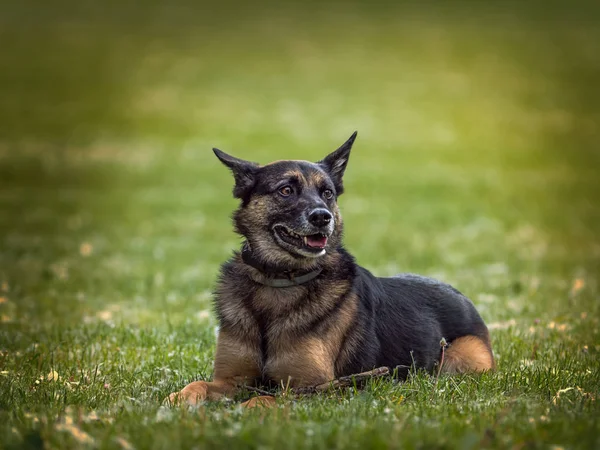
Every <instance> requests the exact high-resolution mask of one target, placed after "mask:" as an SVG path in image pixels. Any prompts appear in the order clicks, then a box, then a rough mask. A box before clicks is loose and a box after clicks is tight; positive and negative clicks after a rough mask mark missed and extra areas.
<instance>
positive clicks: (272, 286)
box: [170, 133, 494, 404]
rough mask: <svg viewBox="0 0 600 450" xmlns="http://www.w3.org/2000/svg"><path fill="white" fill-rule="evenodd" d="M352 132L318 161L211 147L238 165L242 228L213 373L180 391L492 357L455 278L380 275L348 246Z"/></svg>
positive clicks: (220, 301) (467, 367)
mask: <svg viewBox="0 0 600 450" xmlns="http://www.w3.org/2000/svg"><path fill="white" fill-rule="evenodd" d="M355 138H356V133H354V134H353V135H352V136H351V137H350V139H348V141H347V142H345V143H344V144H343V145H342V146H341V147H340V148H339V149H338V150H336V151H335V152H333V153H331V154H330V155H329V156H327V157H326V158H325V159H323V160H322V161H320V162H317V163H311V162H308V161H277V162H274V163H271V164H267V165H265V166H260V165H258V164H255V163H252V162H248V161H243V160H241V159H237V158H234V157H232V156H230V155H227V154H225V153H223V152H222V151H220V150H217V149H214V152H215V154H216V156H217V157H218V158H219V159H220V160H221V162H222V163H223V164H225V165H226V166H227V167H229V169H231V171H232V172H233V176H234V178H235V187H234V189H233V195H234V196H235V197H236V198H239V199H240V200H241V204H240V206H239V208H238V209H237V210H236V211H235V213H234V215H233V222H234V225H235V230H236V232H237V233H239V234H240V235H241V236H242V237H243V238H244V239H245V243H244V245H243V247H242V249H241V251H239V252H236V253H235V254H234V255H233V257H232V258H231V259H230V260H229V261H227V262H226V263H225V264H223V266H222V267H221V276H220V278H219V281H218V285H217V288H216V292H215V299H214V304H215V309H216V314H217V317H218V320H219V325H220V330H219V335H218V338H217V349H216V357H215V365H214V381H211V382H206V381H196V382H194V383H191V384H189V385H188V386H186V387H185V388H184V389H183V390H181V391H180V392H176V393H173V394H171V396H170V399H171V401H173V402H176V401H184V402H187V403H190V404H195V403H197V402H198V401H201V400H205V399H209V400H213V399H218V398H220V397H222V396H229V395H232V394H234V393H235V392H236V390H237V389H238V387H239V386H240V385H244V384H246V385H256V384H261V383H269V382H275V383H279V382H281V381H283V382H284V383H285V384H289V385H291V386H293V387H301V386H312V385H317V384H321V383H325V382H327V381H329V380H333V379H335V378H337V377H340V376H343V375H351V374H354V373H358V372H362V371H365V370H369V369H373V368H375V367H380V366H387V367H390V368H391V369H392V370H397V373H398V374H399V376H401V377H402V376H406V374H407V373H408V370H409V368H410V367H412V366H414V367H416V368H423V369H426V370H429V371H431V370H433V369H434V367H435V366H436V365H437V364H439V361H440V356H441V347H440V340H441V339H442V338H445V339H446V340H447V342H448V343H449V347H448V349H447V350H446V352H445V360H444V364H443V367H442V368H443V371H445V372H449V373H458V372H483V371H486V370H489V369H492V368H493V367H494V358H493V354H492V349H491V345H490V339H489V334H488V330H487V327H486V325H485V323H484V322H483V320H482V319H481V317H480V316H479V314H478V313H477V311H476V310H475V307H474V306H473V304H472V303H471V301H470V300H469V299H467V298H466V297H465V296H464V295H462V294H461V293H460V292H459V291H457V290H456V289H454V288H453V287H451V286H449V285H447V284H444V283H441V282H439V281H436V280H433V279H430V278H425V277H421V276H417V275H410V274H403V275H398V276H394V277H390V278H378V277H375V276H373V275H372V274H371V273H370V272H369V271H367V270H366V269H364V268H362V267H360V266H359V265H357V264H356V262H355V261H354V258H353V257H352V256H351V255H350V254H349V253H348V252H347V251H346V250H345V249H344V247H343V246H342V218H341V216H340V211H339V209H338V206H337V203H336V200H337V198H338V196H339V195H341V194H342V192H343V184H342V176H343V175H344V171H345V169H346V165H347V163H348V158H349V155H350V149H351V147H352V144H353V143H354V139H355Z"/></svg>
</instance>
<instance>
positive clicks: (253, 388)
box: [242, 385, 273, 395]
mask: <svg viewBox="0 0 600 450" xmlns="http://www.w3.org/2000/svg"><path fill="white" fill-rule="evenodd" d="M242 388H243V389H246V390H247V391H250V392H256V393H257V394H260V395H273V393H272V392H269V391H265V390H264V389H259V388H257V387H254V386H246V385H243V386H242Z"/></svg>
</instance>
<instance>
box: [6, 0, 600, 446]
mask: <svg viewBox="0 0 600 450" xmlns="http://www.w3.org/2000/svg"><path fill="white" fill-rule="evenodd" d="M34 3H35V4H34ZM50 3H52V5H50ZM599 24H600V12H599V10H598V8H594V7H593V4H592V3H591V2H590V3H587V2H583V1H581V2H575V3H572V4H569V5H568V6H567V5H563V6H561V5H560V3H558V2H549V3H548V2H546V3H535V2H529V3H522V4H517V3H506V2H504V3H500V2H488V3H486V4H485V7H484V6H482V5H480V4H477V3H471V2H456V3H452V6H450V3H441V2H421V3H419V4H418V5H414V4H408V3H400V4H397V5H395V6H390V5H386V4H383V3H381V4H380V3H367V2H364V3H344V4H341V3H340V4H333V3H331V4H324V3H316V2H315V3H311V4H304V5H302V4H300V3H289V4H288V3H285V4H283V3H275V2H273V3H272V4H271V5H270V6H264V7H259V6H256V5H253V6H250V5H244V4H232V3H229V2H221V3H219V4H218V5H213V6H208V5H207V4H199V3H195V2H192V1H191V0H190V1H189V2H185V1H179V2H176V3H169V4H167V3H165V4H162V3H160V2H158V1H149V2H146V3H144V4H143V6H140V4H138V5H137V6H136V4H135V3H134V2H132V1H125V2H113V1H108V2H104V3H102V4H97V5H96V4H93V3H92V2H77V3H75V2H71V1H65V0H62V1H57V2H47V3H42V2H20V3H18V2H10V1H9V2H6V3H3V4H2V5H1V6H0V41H1V42H2V44H1V47H2V50H1V53H2V57H1V58H0V448H42V447H44V448H61V449H62V448H86V447H89V448H123V449H131V448H137V449H142V448H153V449H154V448H155V449H162V448H164V449H176V448H221V447H223V448H228V449H230V450H231V449H235V448H262V449H266V448H290V449H293V448H315V449H316V448H323V449H325V448H356V449H359V448H360V449H362V448H425V449H431V448H461V449H463V448H464V449H470V448H516V449H520V448H565V449H566V448H598V447H600V401H599V399H598V397H599V396H600V362H599V361H600V333H599V329H600V325H599V319H600V302H599V298H600V286H599V281H600V277H599V274H600V233H599V230H600V228H599V225H598V224H599V223H600V206H599V197H600V176H599V174H598V173H599V170H600V146H599V145H600V144H599V142H600V126H599V125H598V124H599V123H600V89H599V87H598V80H600V26H599ZM354 130H358V132H359V134H358V139H357V141H356V144H355V146H354V149H353V153H352V157H351V159H350V163H349V166H348V170H347V172H346V177H345V187H346V192H345V194H344V195H343V196H342V197H341V198H340V204H341V208H342V213H343V215H344V220H345V227H346V232H345V241H346V245H347V247H348V249H349V250H350V251H351V252H352V253H353V254H354V255H355V256H356V257H357V259H358V261H359V262H360V263H361V264H362V265H363V266H365V267H367V268H368V269H370V270H371V271H373V272H374V273H375V274H377V275H381V276H387V275H393V274H395V273H398V272H416V273H420V274H424V275H429V276H433V277H436V278H439V279H441V280H443V281H446V282H448V283H451V284H453V285H454V286H456V287H457V288H458V289H459V290H461V291H462V292H464V293H465V294H466V295H467V296H469V297H470V298H471V299H472V300H473V301H474V303H475V305H476V306H477V308H478V310H479V311H480V313H481V315H482V316H483V318H484V319H485V320H486V322H487V323H488V324H489V326H490V331H491V337H492V342H493V347H494V351H495V355H496V358H497V363H498V369H497V371H496V372H494V373H490V374H485V375H483V376H480V377H471V376H458V377H447V376H441V377H440V378H439V380H436V378H435V377H432V376H430V375H428V374H424V373H413V374H412V375H411V376H410V377H409V379H408V380H407V381H406V382H404V383H397V382H393V381H390V380H377V381H374V382H372V383H370V384H369V385H368V386H366V388H365V389H364V390H355V389H348V390H343V391H340V392H330V393H326V394H320V395H318V396H311V397H307V398H289V397H280V398H279V403H278V407H277V408H274V409H270V410H241V409H240V408H239V406H238V405H239V402H238V401H233V402H227V403H217V404H206V405H204V406H202V407H201V408H198V409H196V410H191V409H190V410H188V409H185V408H173V409H172V408H165V407H163V406H161V401H162V399H163V398H164V397H165V396H166V395H168V394H169V393H170V392H172V391H175V390H178V389H180V388H181V387H183V386H184V385H185V384H186V383H188V382H190V381H193V380H198V379H210V378H211V376H212V360H213V356H214V344H215V326H216V320H215V316H214V314H213V312H212V309H211V289H212V287H213V286H214V282H215V277H216V274H217V271H218V268H219V264H220V263H221V262H223V261H224V260H225V259H227V258H228V257H229V255H230V254H231V252H232V250H233V249H234V248H236V247H238V246H239V243H240V239H239V237H237V236H236V235H235V234H234V233H233V231H232V230H231V224H230V219H229V216H230V214H231V211H232V210H233V208H235V206H236V202H235V200H234V199H233V198H231V188H232V179H231V176H230V174H229V173H228V172H227V170H226V169H225V168H224V167H223V166H222V165H220V163H219V162H218V161H217V160H216V158H215V157H214V155H213V153H212V152H211V150H210V149H211V147H213V146H216V147H219V148H221V149H222V150H224V151H226V152H230V153H232V154H234V155H236V156H239V157H242V158H246V159H251V160H256V161H259V162H262V163H266V162H269V161H272V160H276V159H284V158H292V159H309V160H317V159H319V158H321V157H322V156H324V155H325V154H327V153H328V152H330V151H332V150H334V149H335V148H336V147H337V146H338V145H339V144H341V143H342V142H343V141H344V140H345V139H346V138H347V137H348V136H349V135H350V134H351V133H352V132H353V131H354ZM237 400H240V399H237Z"/></svg>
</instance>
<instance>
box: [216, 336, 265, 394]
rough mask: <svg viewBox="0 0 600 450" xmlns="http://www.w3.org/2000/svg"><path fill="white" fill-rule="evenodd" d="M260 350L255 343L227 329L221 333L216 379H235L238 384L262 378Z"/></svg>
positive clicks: (218, 341)
mask: <svg viewBox="0 0 600 450" xmlns="http://www.w3.org/2000/svg"><path fill="white" fill-rule="evenodd" d="M260 364H261V360H260V349H258V347H257V346H256V345H255V342H252V341H247V340H245V339H240V338H238V337H236V336H235V335H233V334H232V333H231V332H229V331H228V330H226V329H222V330H220V331H219V337H218V339H217V352H216V355H215V379H216V380H219V379H224V380H229V379H233V380H235V381H236V383H238V384H248V383H253V382H254V380H255V379H257V378H260V376H261V370H260Z"/></svg>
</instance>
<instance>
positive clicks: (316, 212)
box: [308, 208, 333, 227]
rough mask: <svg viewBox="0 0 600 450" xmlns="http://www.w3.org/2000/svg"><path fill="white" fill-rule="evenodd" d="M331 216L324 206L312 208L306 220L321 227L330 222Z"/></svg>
mask: <svg viewBox="0 0 600 450" xmlns="http://www.w3.org/2000/svg"><path fill="white" fill-rule="evenodd" d="M332 218H333V216H332V215H331V213H330V212H329V211H327V210H326V209H325V208H317V209H313V210H312V211H311V213H310V215H309V216H308V221H309V222H310V223H311V224H313V225H314V226H316V227H322V226H325V225H327V224H328V223H329V222H331V219H332Z"/></svg>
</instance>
